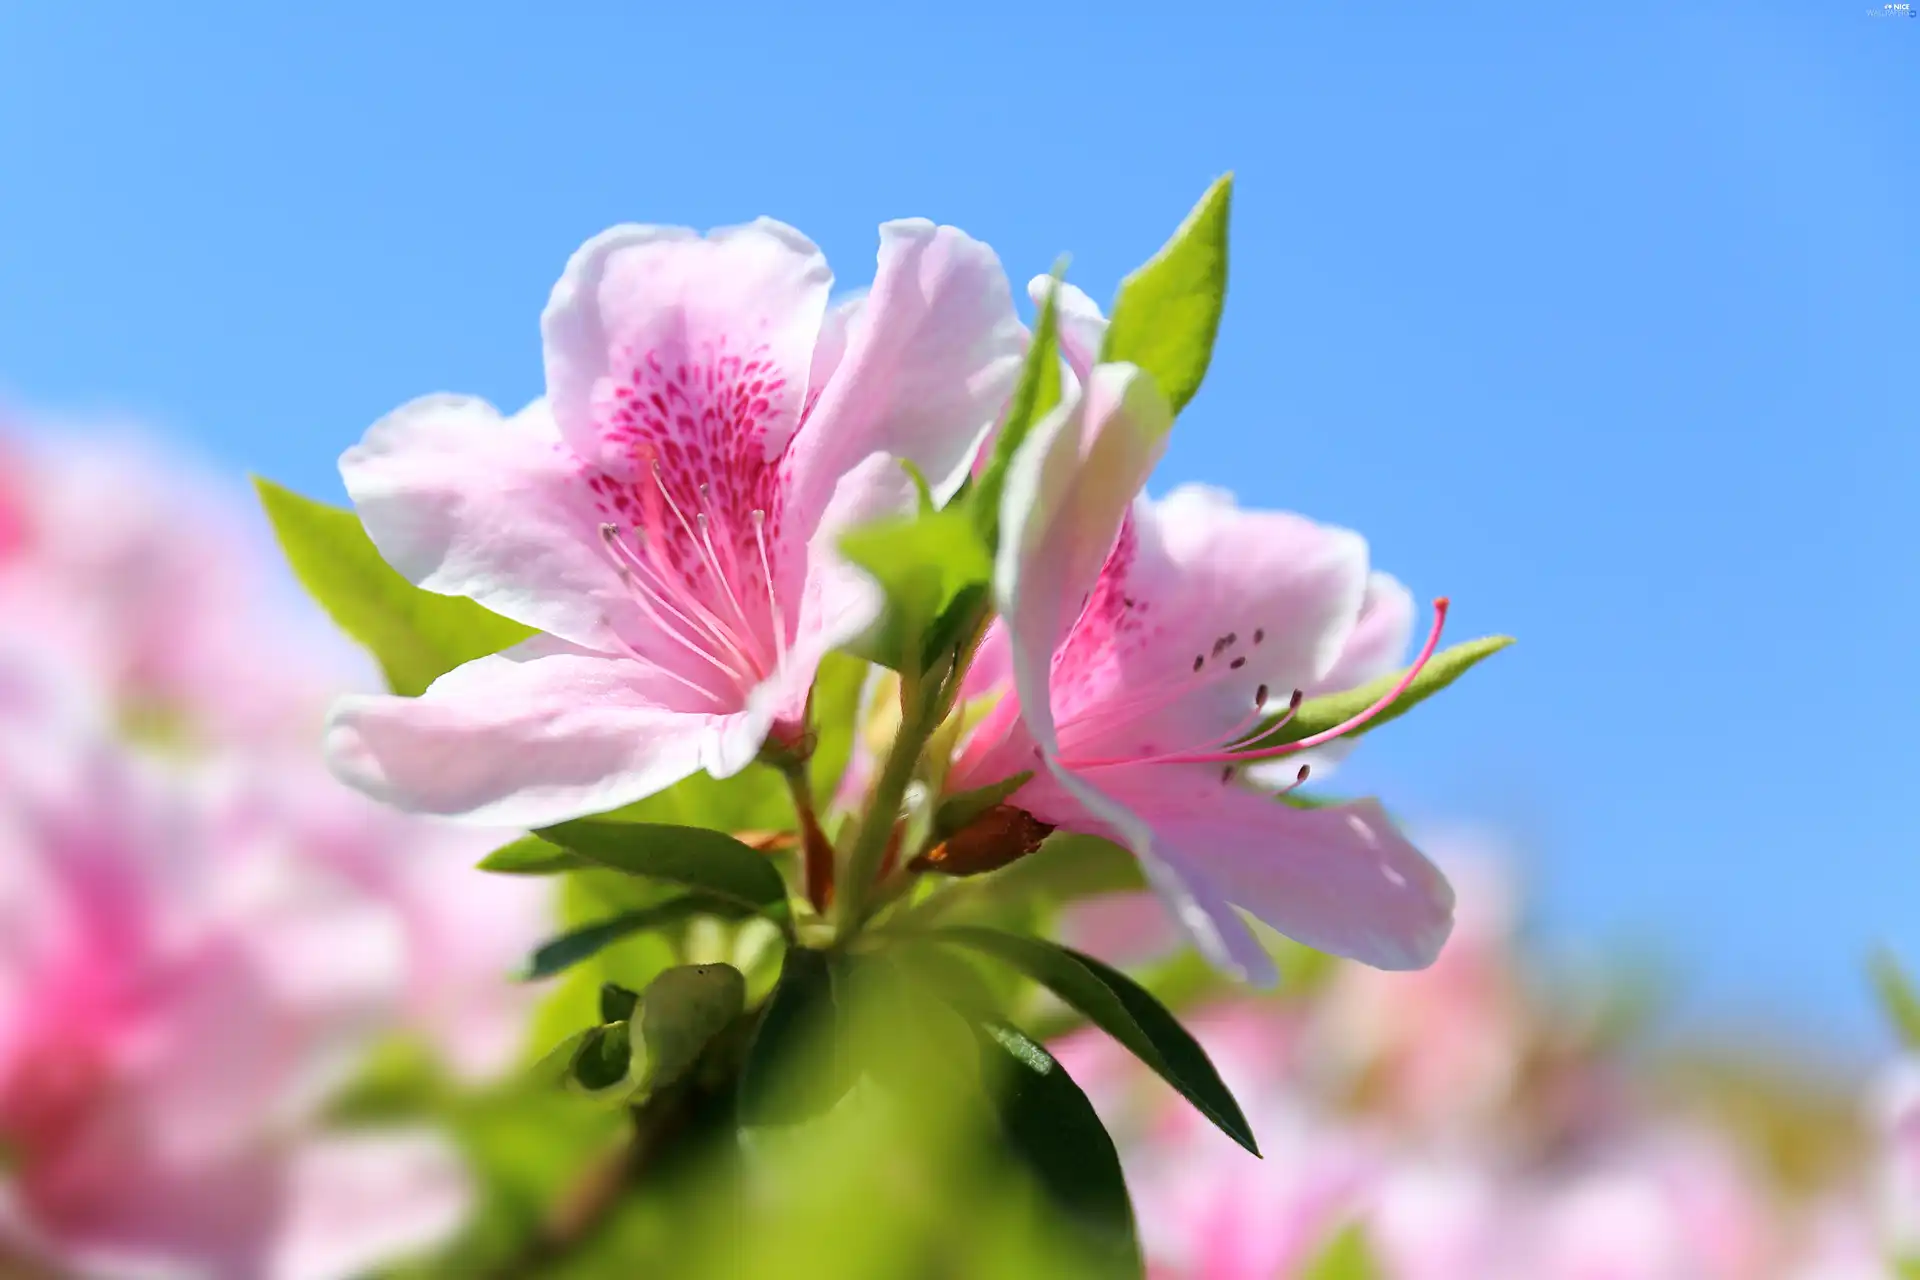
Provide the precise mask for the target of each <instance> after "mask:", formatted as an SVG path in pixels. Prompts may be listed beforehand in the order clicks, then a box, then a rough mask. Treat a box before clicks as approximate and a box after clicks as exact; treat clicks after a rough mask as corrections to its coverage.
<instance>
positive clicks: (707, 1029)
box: [634, 964, 747, 1089]
mask: <svg viewBox="0 0 1920 1280" xmlns="http://www.w3.org/2000/svg"><path fill="white" fill-rule="evenodd" d="M746 1000H747V980H746V978H745V977H744V976H742V974H741V972H740V971H739V970H738V969H736V968H734V967H733V966H732V965H730V964H687V965H678V966H676V967H674V968H672V969H668V970H667V971H666V972H665V973H662V974H661V975H660V976H659V977H657V978H655V979H654V980H653V981H652V982H651V983H649V984H647V989H646V991H645V992H644V993H643V994H642V995H641V997H640V1043H639V1044H638V1045H636V1046H635V1048H634V1054H635V1056H636V1057H637V1058H640V1059H641V1060H642V1061H641V1063H639V1064H637V1069H636V1071H635V1074H636V1075H637V1076H638V1077H639V1078H640V1080H641V1082H642V1083H643V1084H644V1085H645V1086H646V1087H647V1088H649V1089H659V1088H663V1087H665V1086H667V1085H670V1084H674V1083H675V1082H677V1081H679V1080H680V1079H681V1078H682V1077H684V1076H685V1075H686V1074H687V1072H688V1071H689V1070H691V1069H692V1067H693V1064H694V1063H695V1062H696V1061H698V1060H699V1058H700V1055H701V1053H702V1052H703V1051H705V1049H706V1047H707V1045H708V1044H709V1043H711V1042H712V1040H713V1038H714V1037H715V1036H717V1035H719V1034H720V1033H721V1032H722V1031H723V1030H725V1029H726V1027H727V1024H728V1023H730V1022H732V1021H733V1020H734V1019H735V1018H737V1017H739V1016H740V1010H741V1009H742V1008H743V1007H745V1005H746Z"/></svg>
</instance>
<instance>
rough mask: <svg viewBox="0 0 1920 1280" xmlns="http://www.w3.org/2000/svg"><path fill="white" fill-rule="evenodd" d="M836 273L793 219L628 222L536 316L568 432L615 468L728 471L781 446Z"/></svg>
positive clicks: (557, 415)
mask: <svg viewBox="0 0 1920 1280" xmlns="http://www.w3.org/2000/svg"><path fill="white" fill-rule="evenodd" d="M832 283H833V275H832V272H830V271H829V270H828V268H827V262H826V258H825V257H824V256H822V254H821V253H820V251H819V249H817V248H816V247H815V246H814V245H813V243H812V242H811V241H810V240H808V239H807V238H806V237H805V236H803V235H801V234H800V233H799V232H798V231H796V230H794V229H793V228H792V227H789V226H787V225H785V224H784V223H779V222H775V221H773V220H772V219H769V218H761V219H758V220H756V221H754V222H751V223H749V224H747V225H745V226H740V227H727V228H722V229H720V230H716V231H713V232H710V233H709V234H707V235H705V236H701V235H699V234H697V233H695V232H693V231H690V230H688V229H686V228H682V227H654V226H634V225H628V226H619V227H614V228H612V229H611V230H608V231H604V232H602V233H601V234H600V235H598V236H595V237H594V238H593V239H592V240H589V241H588V242H587V243H586V244H585V245H584V246H582V247H581V248H580V250H579V251H578V252H577V253H575V254H574V255H573V258H572V259H571V260H570V261H569V262H568V263H567V268H566V271H565V272H564V273H563V274H562V275H561V278H560V280H559V282H558V283H557V284H555V285H554V288H553V296H552V298H551V299H550V300H549V301H548V303H547V308H546V311H545V312H544V313H543V314H542V316H541V320H540V327H541V333H542V335H543V336H544V339H545V346H546V367H547V394H548V397H549V398H550V399H551V401H552V403H553V415H554V420H555V422H557V423H558V424H559V428H560V434H561V436H562V437H563V438H565V439H566V441H567V442H568V444H569V445H571V446H572V448H573V450H574V452H575V453H577V454H579V455H580V456H581V457H582V458H584V459H587V460H588V461H590V462H592V463H594V464H595V465H597V466H598V467H599V468H601V469H602V470H604V471H606V472H608V473H609V474H612V475H615V476H619V477H622V478H627V479H631V478H634V477H636V476H643V475H644V472H645V471H646V469H647V468H648V467H649V466H651V465H652V464H653V463H654V462H655V461H658V462H659V463H660V464H661V465H662V466H663V467H666V468H668V469H672V470H680V471H684V472H686V473H688V474H690V475H691V474H697V473H701V472H705V473H707V476H708V479H709V480H710V481H712V482H713V483H716V484H719V483H722V481H723V478H725V477H726V476H728V475H729V474H730V473H735V472H739V471H742V470H751V469H753V468H754V466H755V465H756V464H762V465H763V464H765V463H766V462H768V461H770V460H772V459H774V458H777V457H778V456H779V455H780V453H781V451H782V450H784V449H785V448H786V445H787V442H788V441H789V440H790V439H791V438H792V436H793V432H794V429H795V428H796V427H797V426H798V425H799V423H800V418H801V413H802V410H803V409H804V408H805V406H806V403H807V380H808V373H809V370H810V369H811V367H812V364H813V356H814V348H815V345H816V343H817V342H818V341H819V338H820V330H821V323H822V319H823V317H824V315H825V313H826V307H827V293H828V290H829V289H830V288H831V286H832Z"/></svg>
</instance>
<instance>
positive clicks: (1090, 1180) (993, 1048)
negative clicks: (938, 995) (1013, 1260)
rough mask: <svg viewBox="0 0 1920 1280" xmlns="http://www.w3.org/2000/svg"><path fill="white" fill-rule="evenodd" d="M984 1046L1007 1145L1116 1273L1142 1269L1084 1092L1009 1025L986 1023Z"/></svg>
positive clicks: (1114, 1155)
mask: <svg viewBox="0 0 1920 1280" xmlns="http://www.w3.org/2000/svg"><path fill="white" fill-rule="evenodd" d="M981 1048H982V1053H983V1061H982V1067H983V1070H984V1071H986V1072H987V1073H989V1074H988V1078H989V1079H995V1078H996V1077H997V1078H998V1080H999V1082H1000V1088H999V1089H998V1090H996V1091H995V1099H994V1101H995V1105H996V1108H997V1111H998V1115H999V1120H1000V1129H1001V1133H1002V1134H1003V1136H1004V1137H1005V1139H1006V1143H1007V1147H1008V1149H1009V1150H1010V1151H1011V1152H1012V1153H1013V1154H1014V1156H1015V1157H1017V1158H1018V1159H1019V1160H1020V1162H1021V1163H1022V1164H1024V1165H1025V1166H1026V1168H1027V1169H1028V1170H1029V1171H1030V1172H1031V1173H1032V1174H1033V1176H1034V1180H1035V1182H1036V1183H1038V1185H1039V1187H1040V1189H1041V1191H1042V1192H1044V1193H1045V1194H1046V1196H1047V1197H1048V1198H1049V1199H1050V1200H1052V1201H1053V1203H1054V1204H1055V1206H1056V1207H1057V1208H1058V1209H1059V1210H1060V1211H1061V1214H1062V1216H1063V1218H1064V1219H1065V1220H1066V1222H1067V1223H1068V1224H1070V1225H1071V1226H1072V1227H1074V1228H1076V1229H1077V1231H1078V1233H1079V1234H1080V1235H1082V1236H1083V1237H1084V1238H1085V1240H1086V1242H1087V1243H1088V1244H1089V1245H1090V1246H1092V1247H1093V1248H1094V1249H1095V1250H1097V1251H1098V1253H1099V1255H1100V1256H1101V1257H1102V1258H1103V1259H1104V1260H1105V1261H1107V1262H1108V1263H1109V1264H1111V1266H1112V1267H1113V1270H1114V1274H1116V1275H1133V1276H1138V1275H1142V1274H1144V1268H1143V1264H1142V1262H1141V1258H1140V1242H1139V1240H1138V1238H1137V1237H1136V1235H1135V1233H1134V1223H1133V1205H1132V1202H1131V1201H1130V1200H1129V1199H1128V1198H1127V1181H1126V1176H1125V1175H1124V1174H1123V1173H1122V1172H1121V1169H1120V1156H1119V1153H1118V1152H1117V1151H1115V1150H1114V1146H1113V1139H1112V1138H1111V1137H1109V1136H1108V1135H1107V1130H1106V1126H1105V1125H1103V1124H1101V1122H1100V1117H1099V1116H1098V1115H1097V1114H1096V1113H1095V1112H1094V1109H1093V1104H1092V1103H1090V1102H1088V1101H1087V1095H1086V1094H1085V1093H1083V1092H1081V1089H1080V1086H1079V1085H1077V1084H1075V1083H1074V1082H1073V1079H1072V1077H1070V1076H1069V1075H1068V1074H1067V1073H1066V1070H1065V1068H1063V1067H1062V1066H1061V1065H1060V1064H1059V1062H1058V1061H1056V1060H1055V1059H1054V1057H1053V1055H1052V1054H1050V1053H1048V1052H1047V1051H1046V1050H1045V1049H1044V1048H1042V1047H1041V1046H1040V1045H1038V1044H1036V1043H1035V1042H1034V1041H1032V1040H1029V1039H1028V1038H1027V1037H1026V1036H1024V1035H1022V1034H1021V1033H1020V1032H1018V1031H1016V1030H1014V1029H1013V1028H1012V1027H1009V1026H1005V1025H996V1026H993V1027H989V1028H987V1029H986V1030H985V1032H984V1034H983V1035H982V1036H981Z"/></svg>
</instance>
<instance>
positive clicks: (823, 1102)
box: [740, 947, 852, 1125]
mask: <svg viewBox="0 0 1920 1280" xmlns="http://www.w3.org/2000/svg"><path fill="white" fill-rule="evenodd" d="M834 1040H835V1016H834V992H833V973H832V970H831V968H830V965H829V962H828V959H827V957H826V955H825V954H824V953H822V952H819V951H815V950H813V949H811V948H809V947H789V948H788V949H787V955H786V959H785V960H784V961H783V962H782V964H781V966H780V981H779V983H778V984H777V985H776V986H775V987H774V989H773V994H772V995H770V996H768V997H767V1003H766V1006H765V1007H764V1008H763V1009H762V1010H761V1013H760V1024H759V1026H758V1028H757V1029H756V1030H755V1031H754V1036H753V1042H752V1043H751V1044H750V1045H749V1046H748V1047H747V1058H746V1062H745V1064H744V1065H743V1066H742V1067H741V1070H740V1118H741V1121H742V1122H743V1123H745V1124H749V1125H784V1124H797V1123H799V1122H800V1121H802V1120H808V1119H811V1118H812V1117H814V1116H817V1115H820V1114H821V1113H823V1112H825V1111H826V1110H827V1109H828V1108H830V1107H832V1106H833V1104H834V1103H836V1102H838V1101H839V1100H840V1097H841V1095H842V1094H844V1093H845V1092H846V1090H847V1086H848V1085H849V1084H851V1083H852V1079H851V1074H850V1073H849V1072H848V1071H847V1070H846V1069H845V1066H844V1064H843V1063H842V1061H841V1058H840V1055H839V1053H838V1052H837V1051H836V1045H835V1043H834Z"/></svg>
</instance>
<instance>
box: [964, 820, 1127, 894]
mask: <svg viewBox="0 0 1920 1280" xmlns="http://www.w3.org/2000/svg"><path fill="white" fill-rule="evenodd" d="M978 883H979V886H980V887H979V889H978V890H977V891H976V896H977V897H979V898H980V899H982V900H984V901H987V902H990V903H994V904H1005V905H1025V904H1033V903H1046V904H1050V905H1055V906H1057V905H1060V904H1062V903H1066V902H1071V901H1073V900H1075V899H1077V898H1091V897H1097V896H1099V895H1101V894H1107V893H1133V892H1137V891H1139V890H1143V889H1145V888H1146V887H1147V882H1146V877H1145V876H1143V875H1141V873H1140V863H1139V860H1138V859H1136V858H1135V857H1134V856H1133V854H1131V853H1129V852H1128V851H1127V850H1126V849H1124V848H1122V847H1121V846H1119V845H1117V844H1115V843H1113V842H1112V841H1111V840H1103V839H1101V838H1100V837H1099V836H1087V835H1078V834H1076V833H1074V832H1070V831H1056V832H1054V833H1053V834H1052V835H1050V836H1048V837H1047V839H1046V843H1044V844H1042V845H1041V846H1040V847H1039V848H1038V849H1036V850H1034V851H1033V852H1032V853H1030V854H1028V855H1027V856H1026V857H1024V858H1022V859H1020V860H1019V861H1018V862H1016V863H1014V864H1013V865H1012V866H1009V867H1006V868H1004V869H1002V870H1000V871H996V872H994V873H993V874H992V875H990V876H987V877H986V878H985V879H983V880H981V881H979V882H978Z"/></svg>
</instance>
